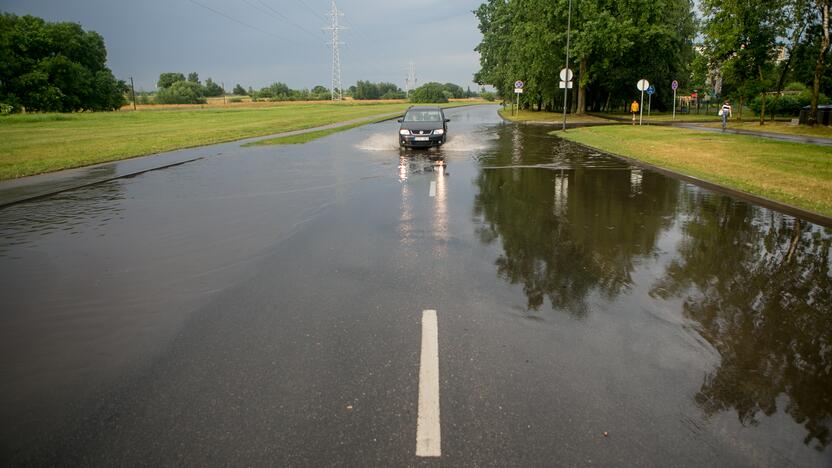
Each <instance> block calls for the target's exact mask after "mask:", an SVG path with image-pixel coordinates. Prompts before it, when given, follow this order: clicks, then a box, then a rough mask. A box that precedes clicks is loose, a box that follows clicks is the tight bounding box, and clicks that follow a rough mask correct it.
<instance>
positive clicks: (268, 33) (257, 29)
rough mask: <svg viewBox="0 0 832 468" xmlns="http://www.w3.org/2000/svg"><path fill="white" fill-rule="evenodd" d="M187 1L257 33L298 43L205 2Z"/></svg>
mask: <svg viewBox="0 0 832 468" xmlns="http://www.w3.org/2000/svg"><path fill="white" fill-rule="evenodd" d="M188 1H189V2H191V3H193V4H194V5H197V6H200V7H202V8H205V9H206V10H208V11H211V12H213V13H214V14H217V15H219V16H222V17H223V18H225V19H227V20H230V21H233V22H235V23H237V24H239V25H242V26H245V27H247V28H249V29H253V30H255V31H257V32H259V33H262V34H265V35H267V36H271V37H274V38H276V39H280V40H281V41H286V42H291V43H292V44H298V43H297V42H295V41H293V40H291V39H287V38H285V37H282V36H278V35H277V34H274V33H271V32H268V31H265V30H263V29H260V28H258V27H257V26H252V25H250V24H248V23H244V22H242V21H240V20H238V19H236V18H233V17H231V16H228V15H227V14H225V13H223V12H221V11H219V10H215V9H213V8H211V7H209V6H208V5H205V4H203V3H199V2H198V1H196V0H188ZM298 45H300V44H298Z"/></svg>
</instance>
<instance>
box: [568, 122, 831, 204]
mask: <svg viewBox="0 0 832 468" xmlns="http://www.w3.org/2000/svg"><path fill="white" fill-rule="evenodd" d="M553 134H554V135H557V136H560V137H564V138H567V139H569V140H573V141H576V142H579V143H583V144H585V145H588V146H592V147H595V148H598V149H601V150H604V151H607V152H610V153H613V154H618V155H621V156H626V157H629V158H633V159H637V160H640V161H644V162H647V163H650V164H653V165H656V166H659V167H663V168H667V169H671V170H674V171H676V172H680V173H683V174H686V175H690V176H693V177H697V178H700V179H703V180H707V181H709V182H714V183H717V184H720V185H724V186H727V187H731V188H734V189H738V190H742V191H745V192H748V193H752V194H755V195H760V196H763V197H767V198H770V199H773V200H777V201H780V202H783V203H787V204H789V205H792V206H797V207H800V208H804V209H807V210H810V211H814V212H817V213H821V214H824V215H826V216H832V147H829V146H819V145H811V144H805V143H791V142H784V141H777V140H771V139H766V138H760V137H755V136H745V135H732V134H719V133H713V132H703V131H697V130H689V129H681V128H672V127H653V126H650V127H647V126H643V127H638V126H636V127H633V126H628V125H617V126H605V127H590V128H581V129H576V130H570V131H568V132H567V133H566V134H563V133H561V132H556V133H553Z"/></svg>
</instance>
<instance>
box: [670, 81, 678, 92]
mask: <svg viewBox="0 0 832 468" xmlns="http://www.w3.org/2000/svg"><path fill="white" fill-rule="evenodd" d="M670 87H671V88H673V91H676V88H678V87H679V82H678V81H676V80H673V83H670Z"/></svg>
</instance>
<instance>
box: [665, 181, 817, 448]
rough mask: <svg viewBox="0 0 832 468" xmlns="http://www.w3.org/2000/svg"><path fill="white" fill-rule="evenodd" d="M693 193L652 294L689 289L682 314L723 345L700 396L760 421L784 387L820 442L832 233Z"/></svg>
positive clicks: (792, 409) (798, 417)
mask: <svg viewBox="0 0 832 468" xmlns="http://www.w3.org/2000/svg"><path fill="white" fill-rule="evenodd" d="M690 201H691V203H690V204H691V206H692V209H691V212H692V214H691V217H690V219H689V220H688V221H687V222H686V223H685V225H684V226H683V232H684V238H683V240H682V242H681V243H680V245H679V254H680V258H679V259H678V260H676V261H674V262H673V263H671V264H670V266H669V267H668V269H667V274H666V277H665V279H664V280H662V281H661V282H660V283H659V284H657V285H656V286H655V287H654V288H653V292H652V294H653V295H656V296H659V297H663V298H669V297H674V296H675V297H685V302H684V313H685V316H686V317H687V318H689V319H691V320H694V321H696V322H697V328H698V331H699V333H700V334H701V335H702V336H703V337H704V338H705V339H706V340H708V342H709V343H711V345H712V346H713V347H714V348H715V349H716V350H717V351H718V352H719V354H720V355H721V358H722V359H721V363H720V365H719V367H718V368H717V369H716V370H715V371H713V372H712V373H710V374H709V375H708V376H706V377H705V380H704V382H703V383H702V386H701V388H700V390H699V392H698V393H697V395H696V401H697V403H698V404H699V405H700V406H701V407H702V408H703V409H704V411H705V412H706V413H707V414H709V415H710V414H715V413H717V412H720V411H725V410H729V409H734V410H735V411H736V412H737V415H738V417H739V419H740V421H741V422H742V423H743V424H748V425H755V424H757V422H758V420H757V416H758V414H759V413H762V414H765V415H767V416H770V415H772V414H774V413H775V412H776V411H777V398H778V397H779V396H780V395H785V396H786V397H788V403H786V406H785V408H784V409H785V411H786V412H787V413H788V414H790V415H791V416H792V418H794V420H795V421H796V422H797V423H799V424H802V425H803V426H804V427H805V428H806V431H807V434H806V437H805V439H804V443H806V444H807V445H808V444H811V443H812V441H813V440H814V441H816V444H815V447H816V448H818V449H819V450H823V449H824V448H825V447H826V446H827V445H828V444H829V442H830V433H829V427H828V425H829V422H830V421H832V273H831V272H830V264H832V257H830V243H832V233H830V232H829V231H828V230H823V229H822V228H820V227H818V226H815V225H812V224H809V223H806V222H799V221H795V220H793V219H792V218H787V217H785V216H782V215H778V214H774V213H772V212H770V211H767V210H760V209H755V208H753V207H751V206H749V205H748V204H745V203H738V202H733V201H731V200H730V199H728V198H727V197H706V196H703V195H702V194H701V193H699V194H697V193H694V194H692V195H691V200H690Z"/></svg>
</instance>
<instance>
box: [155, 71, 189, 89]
mask: <svg viewBox="0 0 832 468" xmlns="http://www.w3.org/2000/svg"><path fill="white" fill-rule="evenodd" d="M177 81H185V75H183V74H181V73H170V72H169V73H162V74H160V75H159V81H157V82H156V87H157V88H159V89H165V88H170V87H171V85H172V84H174V83H176V82H177Z"/></svg>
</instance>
